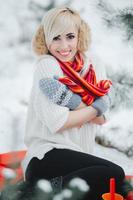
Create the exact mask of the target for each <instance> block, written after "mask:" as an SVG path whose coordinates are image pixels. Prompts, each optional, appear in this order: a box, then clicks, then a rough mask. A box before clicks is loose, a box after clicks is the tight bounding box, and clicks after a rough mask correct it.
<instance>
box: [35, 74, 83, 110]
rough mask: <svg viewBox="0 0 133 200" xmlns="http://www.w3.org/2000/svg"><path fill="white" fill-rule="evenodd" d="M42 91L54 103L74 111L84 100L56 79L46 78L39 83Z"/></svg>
mask: <svg viewBox="0 0 133 200" xmlns="http://www.w3.org/2000/svg"><path fill="white" fill-rule="evenodd" d="M39 87H40V89H41V91H42V92H43V93H44V94H45V95H46V96H47V97H48V98H49V99H50V100H51V101H52V102H53V103H56V104H58V105H60V106H66V107H68V108H69V109H71V110H74V109H75V108H77V107H78V106H79V104H80V103H81V101H82V99H81V97H80V96H79V95H77V94H75V93H73V92H72V91H71V90H69V89H68V87H67V86H66V85H64V84H63V83H61V82H60V81H58V80H56V79H54V78H44V79H41V80H40V81H39Z"/></svg>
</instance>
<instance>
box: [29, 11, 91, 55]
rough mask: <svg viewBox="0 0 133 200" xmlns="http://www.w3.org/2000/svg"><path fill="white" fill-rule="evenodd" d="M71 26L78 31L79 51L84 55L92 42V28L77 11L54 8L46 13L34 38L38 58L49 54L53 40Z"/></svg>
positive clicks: (33, 47) (34, 49) (34, 47)
mask: <svg viewBox="0 0 133 200" xmlns="http://www.w3.org/2000/svg"><path fill="white" fill-rule="evenodd" d="M70 25H74V26H76V27H77V29H78V45H77V50H78V51H79V52H80V53H82V54H84V53H85V52H86V51H87V50H88V47H89V45H90V41H91V34H90V28H89V26H88V24H87V23H86V22H85V21H84V20H83V19H81V17H80V15H79V13H78V12H77V11H75V10H73V9H70V8H68V7H65V8H53V9H51V10H49V11H48V12H47V13H46V15H45V16H44V17H43V19H42V22H41V24H40V25H39V27H38V28H37V30H36V32H35V34H34V36H33V38H32V49H33V52H34V53H35V54H36V55H38V56H40V55H44V54H48V53H49V45H50V44H51V42H52V40H53V38H54V37H56V36H57V35H60V34H62V33H63V32H64V31H65V30H67V28H68V27H69V26H70Z"/></svg>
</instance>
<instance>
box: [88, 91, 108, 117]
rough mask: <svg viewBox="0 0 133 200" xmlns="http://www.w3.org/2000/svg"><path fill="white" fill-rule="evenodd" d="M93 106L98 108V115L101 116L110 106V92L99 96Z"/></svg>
mask: <svg viewBox="0 0 133 200" xmlns="http://www.w3.org/2000/svg"><path fill="white" fill-rule="evenodd" d="M91 106H92V107H93V108H95V109H96V110H97V112H98V113H97V116H100V115H102V114H103V113H105V112H106V111H107V110H108V109H109V108H110V97H109V96H108V94H106V95H105V96H102V97H98V98H97V99H96V100H95V101H94V102H93V103H92V104H91Z"/></svg>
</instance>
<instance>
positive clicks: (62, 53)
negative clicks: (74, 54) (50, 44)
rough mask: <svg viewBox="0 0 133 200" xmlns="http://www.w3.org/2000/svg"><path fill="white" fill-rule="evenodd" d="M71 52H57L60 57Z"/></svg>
mask: <svg viewBox="0 0 133 200" xmlns="http://www.w3.org/2000/svg"><path fill="white" fill-rule="evenodd" d="M70 52H71V51H66V52H58V53H59V54H60V55H61V56H68V55H69V54H70Z"/></svg>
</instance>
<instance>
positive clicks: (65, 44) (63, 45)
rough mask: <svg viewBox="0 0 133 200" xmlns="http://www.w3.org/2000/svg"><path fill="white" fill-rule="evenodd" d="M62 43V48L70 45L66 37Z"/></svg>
mask: <svg viewBox="0 0 133 200" xmlns="http://www.w3.org/2000/svg"><path fill="white" fill-rule="evenodd" d="M60 45H61V49H63V50H65V49H67V48H68V46H69V44H68V42H67V41H66V40H65V39H63V40H61V44H60Z"/></svg>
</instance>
